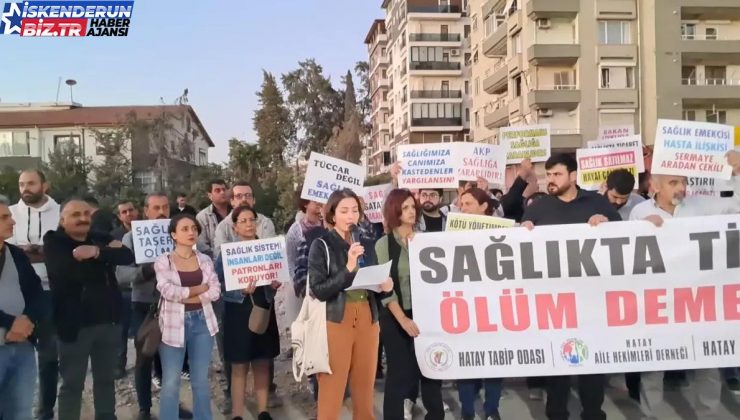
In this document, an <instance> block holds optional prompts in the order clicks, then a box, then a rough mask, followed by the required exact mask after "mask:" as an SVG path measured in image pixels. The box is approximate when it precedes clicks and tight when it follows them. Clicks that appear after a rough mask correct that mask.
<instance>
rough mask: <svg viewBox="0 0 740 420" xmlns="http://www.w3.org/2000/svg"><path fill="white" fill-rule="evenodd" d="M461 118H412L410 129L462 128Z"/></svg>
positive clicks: (442, 129) (440, 129)
mask: <svg viewBox="0 0 740 420" xmlns="http://www.w3.org/2000/svg"><path fill="white" fill-rule="evenodd" d="M462 129H463V123H462V118H413V119H411V131H448V130H462Z"/></svg>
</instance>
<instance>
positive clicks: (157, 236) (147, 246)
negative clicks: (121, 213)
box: [131, 219, 175, 264]
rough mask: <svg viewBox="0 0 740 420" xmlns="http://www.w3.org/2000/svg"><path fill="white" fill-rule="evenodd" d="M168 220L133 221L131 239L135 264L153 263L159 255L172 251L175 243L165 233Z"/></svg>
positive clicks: (168, 223) (167, 227) (168, 224)
mask: <svg viewBox="0 0 740 420" xmlns="http://www.w3.org/2000/svg"><path fill="white" fill-rule="evenodd" d="M169 227H170V219H158V220H134V221H133V222H131V239H133V242H134V256H135V257H136V264H145V263H151V262H154V260H156V259H157V257H159V256H160V255H162V254H164V253H167V252H170V251H172V249H173V248H174V247H175V243H174V242H173V241H172V236H170V234H169V233H168V232H167V230H168V229H169Z"/></svg>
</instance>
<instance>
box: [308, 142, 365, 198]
mask: <svg viewBox="0 0 740 420" xmlns="http://www.w3.org/2000/svg"><path fill="white" fill-rule="evenodd" d="M364 184H365V168H363V167H362V166H360V165H355V164H354V163H350V162H346V161H344V160H341V159H337V158H333V157H331V156H326V155H322V154H321V153H316V152H311V156H310V157H309V159H308V166H307V169H306V178H305V180H304V181H303V190H302V191H301V198H303V199H304V200H311V201H316V202H319V203H326V202H327V201H328V200H329V196H330V195H331V193H333V192H334V191H337V190H341V189H344V188H349V189H351V190H352V191H354V192H355V194H357V195H358V196H360V197H362V196H363V195H365V187H363V185H364Z"/></svg>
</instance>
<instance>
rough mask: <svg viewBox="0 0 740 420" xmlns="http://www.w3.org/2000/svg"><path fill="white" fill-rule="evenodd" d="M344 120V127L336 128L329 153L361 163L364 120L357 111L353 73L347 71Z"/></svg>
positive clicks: (330, 142) (329, 145)
mask: <svg viewBox="0 0 740 420" xmlns="http://www.w3.org/2000/svg"><path fill="white" fill-rule="evenodd" d="M344 83H345V89H344V121H343V123H342V128H335V129H334V132H333V134H332V137H331V138H330V139H329V144H328V147H327V153H328V154H330V155H331V156H333V157H335V158H337V159H342V160H346V161H348V162H352V163H360V158H361V157H362V149H363V145H362V142H361V141H360V137H361V136H362V134H363V129H362V121H361V120H360V118H361V117H360V114H359V113H358V112H357V104H356V102H355V90H354V83H353V81H352V73H351V72H349V71H347V76H345V78H344Z"/></svg>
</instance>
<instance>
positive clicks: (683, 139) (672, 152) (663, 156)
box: [650, 120, 734, 180]
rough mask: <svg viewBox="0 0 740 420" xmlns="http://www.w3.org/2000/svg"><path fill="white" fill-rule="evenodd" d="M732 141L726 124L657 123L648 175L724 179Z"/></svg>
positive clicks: (729, 173)
mask: <svg viewBox="0 0 740 420" xmlns="http://www.w3.org/2000/svg"><path fill="white" fill-rule="evenodd" d="M733 142H734V127H732V126H729V125H723V124H712V123H705V122H695V121H678V120H658V128H657V131H656V134H655V147H654V150H653V167H652V170H651V171H650V172H651V173H652V174H655V175H660V174H662V175H676V176H695V177H706V178H718V179H724V180H728V179H730V177H731V176H732V167H731V166H730V165H728V164H727V159H726V158H725V154H727V152H728V151H730V150H731V149H732V148H733Z"/></svg>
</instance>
